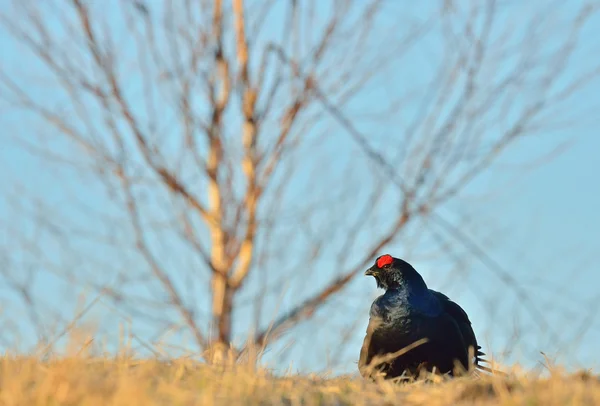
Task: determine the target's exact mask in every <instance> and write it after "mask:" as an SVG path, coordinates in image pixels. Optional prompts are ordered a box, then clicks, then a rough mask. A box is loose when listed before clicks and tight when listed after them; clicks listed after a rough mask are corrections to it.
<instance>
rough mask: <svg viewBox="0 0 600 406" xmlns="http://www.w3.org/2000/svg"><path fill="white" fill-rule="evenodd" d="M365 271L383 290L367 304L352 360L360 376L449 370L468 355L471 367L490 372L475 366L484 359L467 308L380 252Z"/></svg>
mask: <svg viewBox="0 0 600 406" xmlns="http://www.w3.org/2000/svg"><path fill="white" fill-rule="evenodd" d="M365 275H372V276H374V277H375V280H376V282H377V287H379V288H383V289H385V294H383V295H381V296H379V297H378V298H377V299H376V300H375V301H374V302H373V305H372V306H371V311H370V319H369V325H368V327H367V335H366V337H365V339H364V342H363V346H362V349H361V351H360V359H359V362H358V368H359V371H360V373H361V375H362V376H363V377H365V378H367V377H370V376H372V374H373V372H376V371H380V372H383V373H385V379H391V378H395V377H399V376H401V375H402V374H403V373H404V372H406V374H407V375H408V376H413V377H418V375H419V374H420V373H421V371H424V370H425V371H433V370H434V368H435V372H437V373H441V374H449V375H454V371H455V365H456V364H455V362H458V363H460V365H461V366H462V367H463V368H464V370H465V371H467V370H468V369H469V354H471V355H472V356H473V359H472V361H473V365H474V366H475V367H477V368H478V369H482V370H486V371H491V370H490V369H488V368H486V367H484V366H481V365H480V363H481V362H487V361H485V360H483V359H482V358H480V357H481V356H483V355H485V354H484V353H483V352H481V351H480V349H481V347H480V346H479V345H477V339H476V338H475V333H474V332H473V328H472V327H471V321H470V320H469V317H468V316H467V313H465V311H464V310H463V309H462V308H461V307H460V306H459V305H458V304H456V303H454V302H453V301H452V300H450V299H449V298H448V297H447V296H446V295H444V294H442V293H440V292H436V291H435V290H431V289H428V288H427V285H426V284H425V281H424V280H423V278H422V277H421V275H419V273H418V272H417V271H416V270H415V269H414V268H413V267H412V266H411V265H410V264H409V263H408V262H406V261H403V260H402V259H399V258H394V257H392V256H391V255H382V256H380V257H379V258H377V260H376V261H375V264H374V265H373V266H372V267H371V268H369V269H368V270H367V271H366V272H365ZM423 339H425V340H423ZM420 340H423V341H420ZM419 342H420V345H419ZM409 346H411V347H412V348H411V349H409V348H410V347H409ZM407 347H408V348H407ZM470 348H472V350H470ZM403 349H404V351H401V350H403ZM470 351H472V352H470ZM394 353H396V354H394ZM386 354H387V355H386ZM374 358H376V359H375V360H374ZM384 358H385V359H384ZM371 362H373V364H371ZM374 364H378V365H374Z"/></svg>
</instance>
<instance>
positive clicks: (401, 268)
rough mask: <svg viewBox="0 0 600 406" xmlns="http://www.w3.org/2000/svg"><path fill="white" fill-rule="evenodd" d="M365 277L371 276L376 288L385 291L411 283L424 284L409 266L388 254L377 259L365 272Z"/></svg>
mask: <svg viewBox="0 0 600 406" xmlns="http://www.w3.org/2000/svg"><path fill="white" fill-rule="evenodd" d="M365 275H371V276H373V277H374V278H375V281H376V282H377V287H378V288H382V289H386V290H387V289H390V288H399V287H402V286H405V285H407V284H409V283H412V282H413V281H414V282H415V283H419V284H420V283H423V284H424V282H423V279H422V278H421V276H420V275H419V274H418V273H417V271H416V270H415V268H413V267H412V265H411V264H409V263H408V262H406V261H404V260H402V259H400V258H394V257H392V256H391V255H389V254H385V255H382V256H380V257H378V258H377V259H376V260H375V264H374V265H373V266H372V267H370V268H369V269H367V270H366V271H365Z"/></svg>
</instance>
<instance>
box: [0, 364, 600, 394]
mask: <svg viewBox="0 0 600 406" xmlns="http://www.w3.org/2000/svg"><path fill="white" fill-rule="evenodd" d="M0 363H1V365H0V405H3V406H4V405H6V406H9V405H128V406H133V405H254V404H260V405H271V404H273V405H279V404H283V405H397V404H402V405H420V404H427V405H462V404H481V405H497V404H498V405H500V404H501V405H513V404H514V405H571V404H572V405H592V404H600V380H599V379H598V378H597V377H593V376H591V375H589V374H585V373H580V374H574V375H564V374H561V373H559V372H554V373H552V374H551V375H550V377H549V378H543V379H542V378H537V379H533V378H525V375H524V374H521V376H519V375H515V376H512V377H510V378H500V377H490V376H485V377H471V378H459V379H454V380H446V381H443V382H438V383H421V382H418V383H412V384H404V385H394V384H392V383H390V382H382V383H377V384H375V383H369V382H365V381H363V380H362V379H360V378H358V377H345V378H334V379H321V378H312V377H307V376H288V377H284V378H278V377H273V376H270V375H269V373H268V372H266V371H264V370H258V371H255V370H251V369H249V368H247V367H244V366H235V367H231V368H227V370H222V369H221V370H219V369H216V368H210V367H207V366H204V365H201V364H198V363H195V362H192V361H189V360H173V361H170V362H159V361H153V360H133V359H120V360H119V359H108V358H84V357H73V358H64V359H58V360H54V361H48V362H40V361H39V360H36V359H34V358H24V357H3V358H1V359H0Z"/></svg>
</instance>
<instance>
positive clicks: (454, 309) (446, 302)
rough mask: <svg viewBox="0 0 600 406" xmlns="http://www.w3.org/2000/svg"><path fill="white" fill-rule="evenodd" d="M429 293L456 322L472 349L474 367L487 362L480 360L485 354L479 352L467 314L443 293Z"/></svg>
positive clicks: (466, 342)
mask: <svg viewBox="0 0 600 406" xmlns="http://www.w3.org/2000/svg"><path fill="white" fill-rule="evenodd" d="M430 291H431V293H433V294H434V295H435V296H436V297H437V298H438V299H439V301H440V303H441V304H442V306H443V308H444V311H445V312H446V313H448V314H449V315H450V316H451V317H452V318H453V319H454V320H455V321H456V324H458V327H459V329H460V332H461V334H462V336H463V339H464V341H465V344H467V346H469V347H473V351H474V352H475V365H476V366H479V363H480V362H487V361H486V360H485V359H483V358H481V357H483V356H484V355H485V353H484V352H483V351H481V346H479V345H478V344H477V338H476V337H475V332H474V331H473V327H472V326H471V320H469V316H468V315H467V312H465V311H464V309H463V308H462V307H460V306H459V305H458V304H457V303H455V302H453V301H452V300H450V298H448V296H446V295H444V294H443V293H440V292H437V291H435V290H432V289H430Z"/></svg>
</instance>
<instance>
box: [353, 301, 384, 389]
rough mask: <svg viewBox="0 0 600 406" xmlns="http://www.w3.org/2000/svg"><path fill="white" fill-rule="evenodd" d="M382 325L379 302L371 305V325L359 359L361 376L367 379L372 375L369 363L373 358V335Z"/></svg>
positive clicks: (368, 327)
mask: <svg viewBox="0 0 600 406" xmlns="http://www.w3.org/2000/svg"><path fill="white" fill-rule="evenodd" d="M380 324H381V315H380V314H379V308H378V306H377V301H375V302H374V303H373V304H372V305H371V311H370V317H369V325H368V326H367V333H366V335H365V339H364V340H363V345H362V347H361V349H360V358H359V359H358V370H359V371H360V373H361V375H362V376H364V377H367V376H369V375H370V374H371V371H369V368H368V366H369V363H370V362H371V359H372V358H373V353H372V349H371V339H372V337H373V333H374V332H375V330H376V329H377V327H379V325H380Z"/></svg>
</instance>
